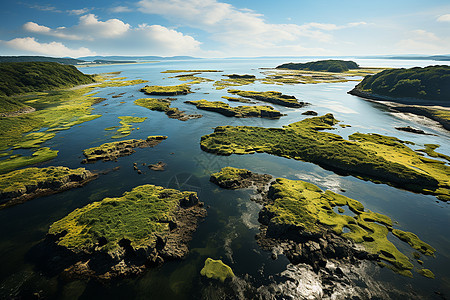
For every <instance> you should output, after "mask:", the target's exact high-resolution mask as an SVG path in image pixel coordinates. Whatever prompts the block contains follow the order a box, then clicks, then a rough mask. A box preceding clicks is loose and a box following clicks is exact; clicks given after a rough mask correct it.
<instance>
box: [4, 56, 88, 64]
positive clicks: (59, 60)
mask: <svg viewBox="0 0 450 300" xmlns="http://www.w3.org/2000/svg"><path fill="white" fill-rule="evenodd" d="M32 61H39V62H42V61H44V62H56V63H60V64H64V65H76V64H79V63H83V62H85V61H84V60H80V59H75V58H70V57H47V56H0V63H4V62H32Z"/></svg>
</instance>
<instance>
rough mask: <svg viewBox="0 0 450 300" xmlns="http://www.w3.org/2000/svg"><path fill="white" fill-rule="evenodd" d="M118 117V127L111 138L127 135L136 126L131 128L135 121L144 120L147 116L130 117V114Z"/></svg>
mask: <svg viewBox="0 0 450 300" xmlns="http://www.w3.org/2000/svg"><path fill="white" fill-rule="evenodd" d="M118 118H119V119H120V122H119V123H120V125H121V126H120V127H119V129H117V130H116V134H115V135H113V136H112V137H111V138H113V139H120V138H122V137H126V136H129V135H130V134H131V132H132V131H133V130H135V129H136V128H133V125H131V124H136V123H142V122H144V121H145V120H147V117H142V118H140V117H131V116H122V117H118Z"/></svg>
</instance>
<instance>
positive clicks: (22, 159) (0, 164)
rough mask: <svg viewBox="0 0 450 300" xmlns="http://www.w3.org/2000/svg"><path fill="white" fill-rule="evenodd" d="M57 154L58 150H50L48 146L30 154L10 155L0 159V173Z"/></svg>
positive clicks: (51, 157) (50, 157)
mask: <svg viewBox="0 0 450 300" xmlns="http://www.w3.org/2000/svg"><path fill="white" fill-rule="evenodd" d="M57 156H58V151H57V150H51V149H50V148H48V147H44V148H39V149H37V150H36V151H34V152H33V154H32V155H31V156H20V155H12V156H11V157H9V158H7V159H2V160H0V174H1V173H5V172H9V171H12V170H14V169H17V168H21V167H25V166H29V165H33V164H37V163H41V162H44V161H48V160H51V159H53V158H55V157H57Z"/></svg>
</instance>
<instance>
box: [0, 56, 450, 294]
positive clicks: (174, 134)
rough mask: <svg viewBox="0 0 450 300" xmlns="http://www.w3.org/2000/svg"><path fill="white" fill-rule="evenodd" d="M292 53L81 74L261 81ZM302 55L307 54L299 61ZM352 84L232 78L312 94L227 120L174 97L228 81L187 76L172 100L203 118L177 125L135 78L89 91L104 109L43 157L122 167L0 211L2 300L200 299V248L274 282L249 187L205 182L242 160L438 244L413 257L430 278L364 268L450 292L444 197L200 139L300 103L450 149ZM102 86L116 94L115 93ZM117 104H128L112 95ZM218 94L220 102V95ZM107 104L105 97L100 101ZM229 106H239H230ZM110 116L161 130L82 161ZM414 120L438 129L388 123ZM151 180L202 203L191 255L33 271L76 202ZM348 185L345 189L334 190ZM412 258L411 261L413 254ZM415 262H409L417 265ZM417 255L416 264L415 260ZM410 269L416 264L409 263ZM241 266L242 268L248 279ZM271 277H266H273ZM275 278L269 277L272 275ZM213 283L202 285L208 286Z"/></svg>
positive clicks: (157, 80)
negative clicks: (72, 272)
mask: <svg viewBox="0 0 450 300" xmlns="http://www.w3.org/2000/svg"><path fill="white" fill-rule="evenodd" d="M287 61H291V60H289V59H223V60H192V61H170V62H157V63H148V64H133V65H114V66H99V67H88V68H81V70H82V71H83V72H85V73H102V72H112V71H122V74H121V75H120V76H126V77H128V78H129V79H139V78H140V79H146V80H149V81H150V82H149V83H148V84H149V85H172V84H180V83H183V82H180V81H178V80H177V79H170V78H168V77H169V76H174V75H177V74H161V73H160V72H161V71H165V70H168V69H172V70H173V69H218V70H224V72H223V73H202V74H201V75H198V76H200V77H207V78H211V79H215V80H218V79H220V78H221V75H222V74H232V73H237V74H254V75H256V76H257V77H259V78H261V77H262V74H261V73H260V72H261V71H263V70H260V69H259V68H261V67H274V66H276V65H278V64H281V63H283V62H287ZM305 61H306V60H305ZM356 61H357V62H358V63H359V64H360V65H361V66H370V67H376V66H380V67H410V66H426V65H429V64H432V65H434V64H436V63H435V62H430V61H398V60H356ZM355 84H356V83H355V82H347V83H322V84H311V85H282V86H281V85H265V84H260V83H256V84H253V85H248V86H241V87H238V88H239V89H243V90H258V91H267V90H276V91H280V92H283V93H285V94H288V95H295V96H296V97H297V98H299V99H301V100H303V101H306V102H309V103H311V105H310V106H308V107H306V108H302V109H291V108H284V107H279V106H276V105H274V107H275V108H276V109H278V110H280V111H282V112H283V113H286V114H287V116H285V117H282V118H281V119H279V120H267V119H258V118H248V119H235V118H227V117H224V116H222V115H220V114H217V113H214V112H207V111H198V110H197V109H196V108H195V106H193V105H189V104H185V103H183V102H184V101H186V100H199V99H206V100H213V101H218V100H221V99H220V97H221V96H225V95H227V93H226V89H223V90H216V89H215V88H214V87H213V86H212V82H211V83H201V84H197V85H193V86H192V88H193V90H194V92H195V93H192V94H189V95H186V96H179V97H177V98H178V100H177V101H174V102H172V106H174V107H178V108H179V109H181V110H185V111H186V113H188V114H195V113H201V114H203V118H200V119H194V120H189V121H187V122H181V121H179V120H174V119H169V118H168V117H167V116H166V115H165V114H164V113H161V112H154V111H150V110H148V109H146V108H143V107H140V106H136V105H134V104H133V101H134V100H136V99H138V98H141V97H144V95H143V94H142V93H140V92H139V89H140V87H141V86H143V85H145V84H143V85H137V86H128V87H114V88H104V89H100V90H99V93H98V94H97V96H98V97H105V98H107V100H106V101H104V102H102V103H100V104H97V105H95V106H94V107H95V109H94V110H93V112H92V113H93V114H102V115H103V116H102V117H101V118H98V119H96V120H93V121H90V122H87V123H84V124H81V125H79V126H75V127H73V128H71V129H70V130H66V131H63V132H59V133H57V135H56V137H55V138H54V139H52V140H50V141H48V142H46V143H45V144H44V145H45V146H50V147H52V148H54V149H58V150H59V151H60V152H59V154H58V157H57V158H56V159H54V160H52V161H50V162H47V163H44V164H41V166H50V165H63V166H67V167H71V168H78V167H86V168H88V169H90V170H105V169H112V168H114V167H116V166H120V170H118V171H114V172H111V173H108V174H107V175H103V176H100V177H99V178H98V179H96V180H95V181H92V182H91V183H89V184H88V185H86V186H85V187H83V188H79V189H74V190H70V191H67V192H64V193H61V194H56V195H52V196H47V197H42V198H38V199H35V200H32V201H30V202H27V203H25V204H22V205H18V206H15V207H11V208H8V209H4V210H1V211H0V236H1V239H0V266H1V268H0V298H8V297H9V296H14V295H17V294H18V293H22V294H23V295H32V294H33V293H36V292H38V293H39V294H40V295H41V296H45V297H48V298H81V299H91V298H94V297H98V298H114V299H119V298H125V297H126V298H132V297H133V298H152V299H153V298H154V299H198V298H200V297H201V296H202V295H203V296H205V293H206V291H208V287H209V282H208V281H206V280H205V279H202V278H201V277H200V275H199V273H200V269H201V268H202V267H203V263H204V261H205V259H206V258H207V257H212V258H215V259H222V260H223V261H224V262H225V263H226V264H228V265H230V266H231V267H232V269H233V271H234V273H235V274H236V275H237V276H238V277H240V278H244V277H245V278H247V279H248V281H250V282H251V283H252V284H253V285H255V286H259V285H267V284H269V283H271V282H274V281H276V280H278V279H279V278H278V277H277V276H276V275H277V274H279V273H280V272H282V271H283V270H285V268H286V266H287V264H288V261H287V259H286V258H285V257H284V256H280V257H279V258H278V260H275V261H273V260H272V259H271V258H270V253H268V252H264V251H262V250H260V248H259V247H258V245H257V244H256V241H255V239H254V236H255V234H256V233H257V232H258V221H257V218H258V212H259V209H260V207H259V205H258V204H256V203H254V202H251V201H250V200H249V195H250V193H251V192H250V191H248V190H244V191H227V190H222V189H220V188H218V187H217V186H215V185H214V184H212V183H210V182H209V175H210V173H212V172H216V171H218V170H220V168H222V167H225V166H234V167H240V168H247V169H250V170H252V171H254V172H260V173H268V174H271V175H273V176H276V177H285V178H289V179H301V180H306V181H309V182H312V183H314V184H316V185H318V186H319V187H321V188H322V189H327V188H329V189H331V190H333V191H336V192H340V193H343V194H344V195H346V196H348V197H350V198H354V199H356V200H358V201H360V202H361V203H363V204H364V206H365V207H366V208H367V209H370V210H372V211H376V212H379V213H382V214H385V215H388V216H389V217H391V218H392V219H393V220H394V221H395V222H397V223H396V225H395V227H397V228H400V229H402V230H405V231H411V232H414V233H416V234H417V235H418V236H419V237H420V238H421V239H422V240H424V241H425V242H427V243H429V244H431V245H432V246H433V247H434V248H436V250H437V251H436V257H435V258H431V257H422V259H423V260H424V262H425V264H424V266H425V267H426V268H429V269H431V270H432V271H433V272H434V274H435V275H436V279H434V280H430V279H427V278H425V277H422V276H420V275H419V274H417V273H416V272H413V273H414V278H413V279H410V278H405V277H402V276H399V275H396V274H394V273H393V272H391V271H390V270H386V269H380V268H378V267H376V266H374V267H373V268H372V271H371V272H373V273H371V274H370V276H372V277H373V278H374V279H376V280H377V281H379V282H380V283H381V284H386V286H388V285H392V287H393V288H396V289H399V290H405V291H406V290H407V291H413V292H415V293H417V294H418V295H420V297H422V298H430V299H432V298H435V297H437V295H436V294H435V293H434V292H435V291H439V292H441V293H443V294H444V295H447V297H449V296H450V273H449V271H448V269H449V267H450V226H449V225H450V221H449V220H450V206H449V205H448V204H446V203H443V202H439V201H437V200H436V198H435V197H433V196H426V195H420V194H414V193H411V192H408V191H403V190H400V189H396V188H393V187H390V186H387V185H384V184H374V183H372V182H367V181H362V180H359V179H356V178H354V177H351V176H345V177H344V176H339V175H336V174H334V173H333V172H330V171H327V170H324V169H322V168H320V167H318V166H316V165H314V164H311V163H305V162H301V161H295V160H291V159H286V158H281V157H276V156H271V155H268V154H253V155H244V156H237V155H232V156H229V157H222V156H216V155H213V154H210V153H206V152H203V151H202V150H201V149H200V146H199V141H200V137H201V136H202V135H205V134H209V133H211V132H212V131H213V128H214V127H216V126H219V125H252V126H263V127H281V126H282V125H287V124H289V123H292V122H295V121H298V120H301V119H304V118H305V117H306V116H303V115H301V113H302V112H304V111H305V110H314V111H317V112H318V113H319V115H321V114H325V113H329V112H331V113H333V114H334V115H335V117H336V118H337V119H338V120H341V121H342V123H343V124H349V125H351V127H348V128H340V127H337V129H336V130H335V131H334V132H336V133H337V134H340V135H342V136H344V137H347V136H348V135H349V134H351V133H353V132H356V131H359V132H374V133H379V134H384V135H394V136H396V137H398V138H400V139H402V140H409V141H412V142H414V143H416V144H417V145H418V146H415V147H421V146H423V144H426V143H435V144H440V145H441V147H440V148H438V149H437V150H436V151H438V152H442V153H445V154H447V155H450V142H449V141H450V134H449V133H448V132H447V131H445V130H442V129H440V128H438V127H436V126H434V127H433V126H432V127H430V126H425V125H423V124H421V123H417V122H416V119H415V118H411V117H408V116H403V115H402V116H401V117H399V116H397V115H395V114H392V113H390V112H389V111H388V110H387V109H386V108H384V107H383V106H381V105H379V104H376V103H372V102H367V101H365V100H363V99H361V98H358V97H355V96H351V95H348V94H347V91H349V90H350V89H352V88H353V87H354V85H355ZM111 93H114V94H116V95H117V94H119V93H125V94H124V95H123V96H122V97H120V98H112V97H111V96H112V95H111ZM120 102H125V103H120ZM224 102H226V100H224ZM104 104H108V105H107V106H104ZM230 105H231V106H237V105H242V104H239V103H230ZM119 116H135V117H148V119H147V120H146V121H144V122H143V123H138V124H133V127H134V128H139V129H136V130H134V131H133V132H132V133H131V135H130V136H128V137H126V138H125V139H128V138H145V137H147V136H149V135H167V136H168V137H169V138H168V139H167V140H165V141H163V142H162V143H161V144H159V145H158V146H156V147H154V148H146V149H138V150H137V152H136V153H134V154H133V155H131V156H128V157H122V158H119V160H118V162H97V163H95V164H89V165H81V164H80V162H81V160H82V150H83V149H85V148H89V147H93V146H96V145H99V144H101V143H105V142H111V141H116V140H115V139H111V136H112V135H114V133H115V131H114V130H113V131H105V130H104V128H107V127H111V126H117V125H119V121H120V120H119V119H118V118H117V117H119ZM398 126H412V127H415V128H419V129H422V130H424V131H426V132H429V133H433V134H436V135H437V136H423V135H415V134H412V133H408V132H402V131H397V130H395V129H394V127H398ZM158 161H163V162H165V163H167V168H166V171H164V172H154V171H150V170H148V169H147V168H146V167H142V168H141V169H142V171H143V174H142V175H139V174H137V173H136V172H135V171H134V170H133V163H134V162H137V163H138V165H141V163H147V164H148V163H156V162H158ZM148 183H150V184H156V185H161V186H166V187H171V188H177V189H181V190H194V191H197V192H198V193H199V197H200V200H201V201H204V202H205V203H206V205H208V206H209V208H208V217H207V218H206V219H205V220H204V221H203V222H202V223H200V226H199V228H198V230H197V232H196V233H195V234H194V236H193V240H192V242H191V243H190V249H191V251H190V254H189V255H188V257H186V259H184V260H182V261H177V262H170V263H166V264H165V265H164V266H162V267H161V268H159V269H155V270H150V271H148V272H146V273H145V274H144V275H143V276H141V277H139V278H135V279H126V280H122V281H120V282H117V283H114V284H111V285H108V286H103V285H99V284H95V283H92V282H89V283H85V282H82V281H75V282H64V281H59V280H58V279H57V277H56V276H55V277H49V276H45V275H42V274H41V272H40V270H39V269H38V268H37V266H36V261H35V257H34V255H33V251H34V248H33V247H34V246H35V245H37V244H38V243H39V242H40V241H41V240H42V239H43V238H44V237H45V234H46V232H47V230H48V228H49V226H50V225H51V224H52V223H53V222H54V221H56V220H58V219H60V218H62V217H64V216H65V215H66V214H68V213H69V212H71V211H72V210H74V209H75V208H78V207H82V206H84V205H86V204H88V203H91V202H93V201H98V200H101V199H103V198H104V197H114V196H119V195H121V194H122V193H123V192H125V191H129V190H131V189H132V188H133V187H135V186H138V185H141V184H148ZM341 190H345V192H341ZM393 242H395V244H396V246H397V247H398V248H399V249H400V250H401V251H404V253H406V254H407V255H408V256H409V257H411V256H412V254H411V253H412V249H411V248H409V246H407V245H405V244H404V243H402V242H397V241H394V240H393ZM412 261H413V262H414V260H412ZM414 263H415V262H414ZM415 264H416V263H415ZM416 267H418V265H417V266H416ZM246 274H248V275H249V276H245V275H246ZM272 276H274V277H273V278H272ZM277 278H278V279H277ZM209 292H210V291H209Z"/></svg>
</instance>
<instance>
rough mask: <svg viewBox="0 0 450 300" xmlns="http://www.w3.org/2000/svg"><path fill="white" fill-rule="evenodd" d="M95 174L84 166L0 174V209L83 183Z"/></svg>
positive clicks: (22, 170)
mask: <svg viewBox="0 0 450 300" xmlns="http://www.w3.org/2000/svg"><path fill="white" fill-rule="evenodd" d="M96 177H97V175H96V174H94V173H91V172H90V171H89V170H86V169H85V168H78V169H69V168H67V167H47V168H26V169H21V170H16V171H12V172H9V173H6V174H2V175H0V209H2V208H5V207H8V206H11V205H14V204H18V203H23V202H25V201H28V200H31V199H33V198H37V197H41V196H46V195H51V194H55V193H59V192H63V191H65V190H68V189H72V188H76V187H80V186H83V185H85V184H86V183H88V182H89V181H91V180H93V179H95V178H96Z"/></svg>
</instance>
